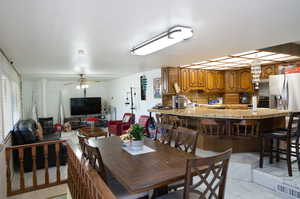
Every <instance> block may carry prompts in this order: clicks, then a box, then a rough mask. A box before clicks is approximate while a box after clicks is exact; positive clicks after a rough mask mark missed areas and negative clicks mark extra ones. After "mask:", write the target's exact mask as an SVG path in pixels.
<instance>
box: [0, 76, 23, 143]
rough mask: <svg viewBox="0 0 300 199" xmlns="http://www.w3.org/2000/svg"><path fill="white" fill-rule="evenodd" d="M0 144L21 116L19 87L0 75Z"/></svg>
mask: <svg viewBox="0 0 300 199" xmlns="http://www.w3.org/2000/svg"><path fill="white" fill-rule="evenodd" d="M0 77H1V78H0V99H1V100H0V116H1V117H0V133H1V134H0V143H2V142H3V140H4V138H5V137H6V136H7V135H8V133H9V132H10V131H11V130H12V129H13V126H14V124H15V123H16V122H17V121H18V120H19V119H20V116H21V107H20V104H21V101H20V98H21V97H20V86H19V85H18V83H17V82H15V81H12V80H9V79H8V78H7V77H6V76H4V75H3V74H2V75H1V74H0Z"/></svg>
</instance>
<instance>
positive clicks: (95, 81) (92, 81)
mask: <svg viewBox="0 0 300 199" xmlns="http://www.w3.org/2000/svg"><path fill="white" fill-rule="evenodd" d="M86 82H89V83H98V82H102V81H100V80H86Z"/></svg>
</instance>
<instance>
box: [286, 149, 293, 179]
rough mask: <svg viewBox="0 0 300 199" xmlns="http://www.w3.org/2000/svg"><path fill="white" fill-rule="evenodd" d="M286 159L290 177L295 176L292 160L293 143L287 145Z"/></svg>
mask: <svg viewBox="0 0 300 199" xmlns="http://www.w3.org/2000/svg"><path fill="white" fill-rule="evenodd" d="M286 159H287V166H288V173H289V176H293V173H292V160H291V143H288V144H287V149H286Z"/></svg>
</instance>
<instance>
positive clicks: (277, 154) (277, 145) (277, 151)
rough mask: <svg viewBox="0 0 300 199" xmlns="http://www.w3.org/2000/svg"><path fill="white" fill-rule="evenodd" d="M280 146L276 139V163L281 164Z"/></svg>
mask: <svg viewBox="0 0 300 199" xmlns="http://www.w3.org/2000/svg"><path fill="white" fill-rule="evenodd" d="M279 144H280V141H279V139H276V162H279V160H280V157H279Z"/></svg>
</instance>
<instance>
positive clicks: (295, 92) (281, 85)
mask: <svg viewBox="0 0 300 199" xmlns="http://www.w3.org/2000/svg"><path fill="white" fill-rule="evenodd" d="M269 94H270V98H269V99H270V108H277V109H286V110H290V111H300V73H292V74H282V75H271V76H270V77H269Z"/></svg>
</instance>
